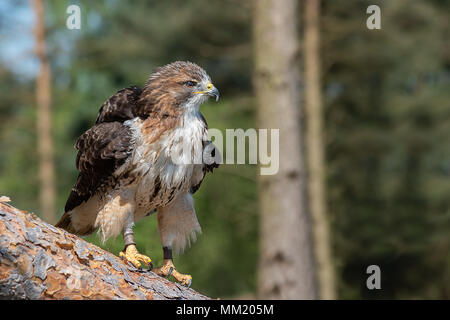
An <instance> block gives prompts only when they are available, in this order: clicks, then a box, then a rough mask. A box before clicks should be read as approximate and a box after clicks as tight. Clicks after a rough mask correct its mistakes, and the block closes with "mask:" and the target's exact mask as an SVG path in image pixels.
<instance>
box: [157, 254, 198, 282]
mask: <svg viewBox="0 0 450 320" xmlns="http://www.w3.org/2000/svg"><path fill="white" fill-rule="evenodd" d="M163 251H164V260H163V264H162V266H161V267H160V268H155V269H154V270H153V272H155V273H156V274H157V275H159V276H162V277H168V276H170V275H172V277H174V278H175V280H177V281H178V282H180V283H181V284H182V285H185V286H188V287H190V286H191V284H192V276H190V275H188V274H182V273H179V272H178V271H177V270H176V269H175V265H174V264H173V259H172V248H170V247H163Z"/></svg>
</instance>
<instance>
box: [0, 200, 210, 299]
mask: <svg viewBox="0 0 450 320" xmlns="http://www.w3.org/2000/svg"><path fill="white" fill-rule="evenodd" d="M0 299H140V300H141V299H142V300H143V299H195V300H203V299H208V298H207V297H206V296H204V295H201V294H199V293H197V292H195V291H194V290H192V289H189V288H186V287H183V286H181V285H179V284H178V283H173V282H171V281H169V280H167V279H164V278H162V277H160V276H157V275H156V274H154V273H153V272H148V271H141V272H140V271H139V270H137V269H136V268H134V267H131V266H128V265H126V264H124V263H123V262H122V261H121V260H120V259H119V258H118V257H116V256H114V255H113V254H111V253H109V252H106V251H104V250H102V249H100V248H99V247H97V246H95V245H93V244H90V243H88V242H86V241H84V240H83V239H81V238H79V237H77V236H75V235H73V234H70V233H68V232H66V231H64V230H62V229H59V228H55V227H54V226H52V225H50V224H48V223H46V222H44V221H42V220H41V219H39V218H38V217H37V216H36V215H34V214H32V213H28V212H26V211H21V210H18V209H16V208H14V207H12V206H9V205H7V204H4V203H0Z"/></svg>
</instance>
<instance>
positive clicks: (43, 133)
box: [31, 0, 55, 223]
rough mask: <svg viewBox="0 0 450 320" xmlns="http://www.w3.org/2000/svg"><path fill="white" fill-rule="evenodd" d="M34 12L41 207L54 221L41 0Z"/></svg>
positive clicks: (47, 69) (47, 70)
mask: <svg viewBox="0 0 450 320" xmlns="http://www.w3.org/2000/svg"><path fill="white" fill-rule="evenodd" d="M31 3H32V5H33V9H34V11H35V19H36V22H35V27H34V36H35V42H36V47H35V54H36V56H37V58H38V59H39V73H38V76H37V79H36V102H37V145H38V152H39V178H40V194H39V199H40V206H41V212H42V216H43V218H44V220H46V221H47V222H50V223H53V222H55V221H54V220H55V185H54V164H53V141H52V137H51V127H52V126H51V109H50V108H51V83H50V81H51V74H50V63H49V60H48V56H47V52H46V45H45V23H44V3H43V0H32V1H31Z"/></svg>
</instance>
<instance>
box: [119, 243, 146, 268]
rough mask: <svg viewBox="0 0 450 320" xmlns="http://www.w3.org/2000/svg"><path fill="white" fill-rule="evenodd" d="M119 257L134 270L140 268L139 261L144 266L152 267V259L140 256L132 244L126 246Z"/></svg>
mask: <svg viewBox="0 0 450 320" xmlns="http://www.w3.org/2000/svg"><path fill="white" fill-rule="evenodd" d="M119 257H121V258H122V259H125V260H126V261H127V262H131V263H132V264H133V265H134V266H135V267H136V268H140V267H141V263H140V262H139V261H142V262H143V263H144V264H145V265H146V266H149V267H151V266H152V259H150V258H149V257H147V256H145V255H143V254H140V253H139V252H138V251H137V249H136V246H135V245H134V244H131V245H129V246H127V247H126V249H125V252H123V251H121V252H120V253H119Z"/></svg>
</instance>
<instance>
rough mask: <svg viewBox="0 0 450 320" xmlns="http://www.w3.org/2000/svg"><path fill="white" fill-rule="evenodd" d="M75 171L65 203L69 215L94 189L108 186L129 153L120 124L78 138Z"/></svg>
mask: <svg viewBox="0 0 450 320" xmlns="http://www.w3.org/2000/svg"><path fill="white" fill-rule="evenodd" d="M75 147H76V148H77V149H78V154H77V159H76V167H77V169H78V171H80V173H79V175H78V179H77V181H76V183H75V186H74V187H73V188H72V192H71V193H70V195H69V198H68V200H67V202H66V206H65V211H66V212H67V211H70V210H72V209H73V208H75V207H77V206H79V205H80V204H81V203H82V202H83V201H86V200H88V199H89V198H90V197H91V196H93V195H94V194H95V192H96V191H97V190H98V188H99V187H100V186H101V185H102V184H105V183H107V182H110V179H111V178H112V175H113V173H114V171H115V170H116V169H117V168H119V167H120V166H121V165H122V164H123V163H124V162H125V160H126V159H127V158H128V156H129V155H130V154H131V152H132V150H133V144H132V141H131V131H130V128H129V127H127V126H125V125H123V124H122V123H120V122H105V123H100V124H97V125H95V126H94V127H92V128H91V129H89V130H88V131H86V132H85V133H84V134H83V135H82V136H81V137H79V138H78V140H77V143H76V145H75Z"/></svg>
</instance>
